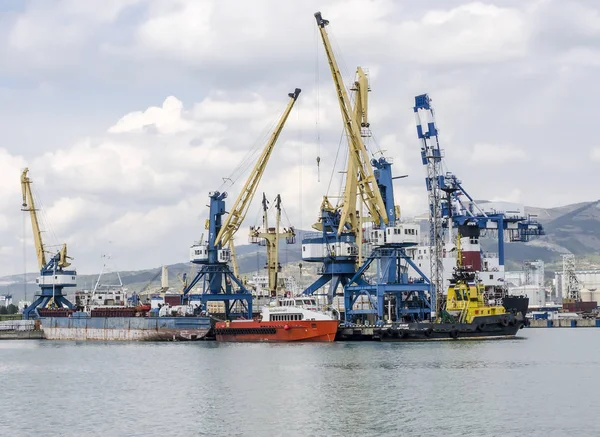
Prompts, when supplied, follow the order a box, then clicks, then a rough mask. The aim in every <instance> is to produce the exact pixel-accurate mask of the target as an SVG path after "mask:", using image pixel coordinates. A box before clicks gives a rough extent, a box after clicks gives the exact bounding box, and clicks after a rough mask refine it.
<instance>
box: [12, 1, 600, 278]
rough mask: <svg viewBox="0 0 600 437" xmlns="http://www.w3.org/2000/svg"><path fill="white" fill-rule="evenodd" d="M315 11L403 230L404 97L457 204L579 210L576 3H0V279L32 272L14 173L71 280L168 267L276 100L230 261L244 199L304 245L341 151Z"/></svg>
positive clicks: (583, 34) (590, 65) (420, 187)
mask: <svg viewBox="0 0 600 437" xmlns="http://www.w3.org/2000/svg"><path fill="white" fill-rule="evenodd" d="M319 10H320V11H321V12H322V14H323V17H324V18H326V19H328V20H329V21H330V25H329V26H328V27H327V30H328V32H329V35H330V37H331V39H332V42H333V46H334V50H335V53H336V56H337V59H338V63H339V64H340V67H341V70H342V74H343V76H344V81H345V83H346V84H347V85H348V86H349V84H350V83H351V82H352V81H353V78H354V72H355V70H356V67H357V66H359V65H360V66H361V67H363V68H366V69H368V74H369V79H370V86H371V93H370V94H369V99H370V100H369V118H370V124H371V130H372V133H373V135H372V137H371V138H369V139H368V141H367V143H368V144H367V145H368V148H369V151H371V152H373V153H375V154H376V156H381V155H378V154H377V152H378V151H381V153H383V154H384V155H385V156H386V157H388V158H390V159H392V160H393V162H394V167H393V168H394V173H395V174H398V175H400V174H407V175H408V177H407V178H404V179H398V180H396V186H395V192H396V201H397V203H399V204H400V207H401V210H402V215H403V217H405V218H407V219H408V218H410V217H411V216H414V215H417V214H421V213H423V212H424V211H426V209H427V206H426V205H427V194H426V190H425V184H424V178H425V169H424V167H423V166H422V165H421V160H420V154H419V147H420V143H419V141H418V139H417V137H416V129H415V121H414V114H413V111H412V107H413V105H414V96H416V95H418V94H423V93H428V94H429V95H430V97H431V98H432V104H433V106H434V108H435V114H436V121H437V125H438V128H439V132H440V143H441V147H442V148H443V149H444V151H445V161H446V167H447V169H448V170H450V171H452V172H454V173H455V174H456V175H458V177H459V178H460V179H461V180H462V181H463V185H464V187H465V188H466V189H467V191H469V192H470V194H471V195H472V196H474V197H475V198H477V199H489V200H505V201H511V202H520V203H524V204H526V205H530V206H538V207H554V206H561V205H565V204H569V203H575V202H582V201H590V200H596V199H597V198H598V195H597V188H596V186H595V185H596V184H594V183H592V181H593V177H594V176H593V175H595V174H596V172H597V168H598V165H599V164H600V142H599V141H598V140H597V139H596V138H595V136H594V135H592V134H593V132H592V131H593V129H594V127H593V126H595V125H596V124H597V121H596V114H595V112H596V110H595V109H594V108H595V103H594V102H596V101H597V100H598V97H599V95H600V87H599V86H597V85H594V84H595V83H596V82H597V78H598V77H599V74H598V73H599V69H600V4H599V3H598V2H596V1H593V0H588V1H586V0H572V1H568V2H566V1H564V0H530V1H526V2H524V1H519V0H514V1H513V0H504V1H500V0H497V1H480V2H468V1H458V0H430V1H419V2H416V1H408V0H407V1H393V0H340V1H312V0H303V1H301V2H300V1H296V2H289V1H288V2H282V1H278V0H254V1H252V2H239V1H234V0H89V1H85V2H82V1H80V0H54V1H46V0H30V1H24V0H3V1H2V2H1V3H0V103H1V104H0V120H1V122H0V175H2V184H1V185H0V275H9V274H18V273H22V272H23V271H34V270H35V269H36V268H37V266H36V258H35V249H34V247H33V240H32V236H31V223H30V221H29V217H28V216H27V215H26V213H24V212H21V211H20V209H21V187H20V182H19V175H20V172H21V171H22V169H23V168H24V167H28V168H29V169H30V177H31V179H32V181H33V186H34V189H35V194H36V196H37V198H38V200H39V205H40V208H41V215H42V217H43V218H44V221H43V229H44V234H43V235H44V240H45V242H46V244H47V245H48V246H49V248H53V247H56V246H54V245H57V244H59V243H62V242H66V243H67V244H68V247H69V254H70V255H71V256H72V257H73V258H74V260H73V266H74V267H76V268H77V270H78V271H79V272H80V273H95V272H98V271H99V270H100V268H101V265H102V258H101V257H102V255H107V254H109V255H111V256H112V257H113V262H114V263H115V265H116V267H117V268H118V269H122V270H134V269H142V268H152V267H157V266H160V265H162V264H170V263H176V262H185V261H187V260H188V256H189V246H190V245H191V244H192V243H193V242H194V241H196V240H198V239H199V238H200V237H201V235H202V233H203V232H204V222H205V220H206V218H207V211H208V209H207V205H208V193H209V192H211V191H215V190H220V191H223V190H224V191H227V192H228V193H229V197H228V202H229V203H228V204H229V205H231V204H232V202H233V201H234V199H235V198H236V197H237V194H238V193H239V190H240V187H241V186H242V185H243V182H244V180H245V177H247V175H248V172H249V167H251V166H252V165H253V161H252V158H253V157H255V156H256V155H257V153H259V152H260V150H261V149H262V147H264V145H265V144H266V142H267V139H268V136H269V134H270V130H271V129H272V128H273V127H274V125H275V123H276V121H277V119H278V118H279V117H280V115H281V113H282V112H283V109H284V108H285V105H286V104H287V102H288V97H287V93H289V92H291V91H293V90H294V88H301V89H302V93H301V95H300V97H299V99H298V101H297V103H296V105H295V108H294V110H293V112H292V114H291V115H290V117H289V119H288V122H287V123H286V125H285V127H284V130H283V132H282V134H281V137H280V139H279V141H278V143H277V145H276V147H275V150H274V152H273V155H272V157H271V160H270V162H269V165H268V168H267V171H266V173H265V175H264V177H263V179H262V182H261V185H260V186H259V188H258V194H257V199H256V201H255V202H254V203H253V205H252V207H251V208H250V211H249V213H248V215H247V218H246V221H245V223H244V225H243V226H244V227H243V228H241V229H240V230H239V232H238V234H237V237H236V241H237V242H238V244H244V243H246V242H247V227H248V226H251V225H255V224H258V222H259V220H260V216H259V202H258V201H259V200H260V199H259V197H261V195H262V192H263V191H264V192H266V194H267V197H268V198H269V199H274V198H275V196H276V195H277V194H281V196H282V203H283V207H284V209H285V220H284V221H285V222H286V223H285V224H288V223H287V222H289V224H292V225H294V226H296V227H297V228H302V229H308V228H309V227H310V225H311V224H312V223H313V222H314V221H315V220H316V218H317V213H318V209H319V205H320V202H321V198H322V196H323V195H324V194H329V195H330V196H332V198H335V196H337V195H339V191H340V180H341V177H342V176H341V174H340V171H341V170H342V169H343V165H344V160H345V157H344V154H345V151H346V149H347V148H346V146H345V142H344V139H343V138H342V123H341V116H340V112H339V107H338V104H337V99H336V95H335V91H334V88H333V82H332V78H331V75H330V72H329V69H328V65H327V62H326V58H325V55H324V50H323V46H322V43H321V41H320V36H319V34H318V31H317V26H316V23H315V20H314V16H313V14H314V12H316V11H319ZM336 156H337V159H336ZM317 157H319V158H320V165H319V166H317ZM241 163H245V165H241ZM244 170H245V171H244Z"/></svg>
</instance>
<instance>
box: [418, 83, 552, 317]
mask: <svg viewBox="0 0 600 437" xmlns="http://www.w3.org/2000/svg"><path fill="white" fill-rule="evenodd" d="M413 111H414V113H415V119H416V125H417V136H418V138H419V140H420V145H421V160H422V164H423V165H424V166H425V167H426V170H427V177H426V179H425V183H426V187H427V192H428V195H429V196H428V197H429V247H430V268H431V270H430V278H431V282H432V286H433V288H434V289H435V290H437V293H434V296H436V297H437V299H436V301H437V302H441V297H442V296H441V293H442V290H443V278H444V276H443V262H442V257H443V250H444V239H446V240H447V241H448V242H452V241H453V235H452V233H453V228H459V229H460V228H463V229H464V228H465V227H466V226H473V225H476V226H477V227H478V228H479V230H481V231H483V232H485V233H486V234H487V235H488V236H496V237H497V249H498V261H499V264H500V266H504V249H505V248H504V242H505V239H508V240H509V241H511V242H527V241H530V239H531V238H534V237H536V236H540V235H544V228H543V227H542V225H541V223H539V222H538V221H537V220H535V219H534V218H533V217H532V216H531V215H524V212H523V214H521V213H515V212H510V211H488V212H486V211H484V209H483V207H481V206H480V205H478V204H477V202H475V200H474V199H473V197H472V196H471V195H470V194H469V193H468V192H467V191H466V190H465V188H464V187H463V185H462V181H461V180H460V179H459V178H458V177H457V176H456V175H455V174H454V173H452V172H449V171H444V167H445V161H444V151H443V149H441V148H440V143H439V135H438V128H437V125H436V122H435V114H434V110H433V107H432V105H431V99H430V97H429V95H428V94H421V95H418V96H416V97H415V106H414V107H413ZM463 198H466V199H465V200H463ZM477 236H479V234H477ZM436 306H437V307H439V305H436ZM438 309H439V308H438Z"/></svg>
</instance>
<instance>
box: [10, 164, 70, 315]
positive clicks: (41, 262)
mask: <svg viewBox="0 0 600 437" xmlns="http://www.w3.org/2000/svg"><path fill="white" fill-rule="evenodd" d="M28 173H29V169H28V168H25V169H24V170H23V172H22V173H21V190H22V193H23V205H22V211H25V212H29V216H30V218H31V226H32V229H33V242H34V245H35V252H36V256H37V261H38V267H39V269H40V277H39V278H38V279H37V282H38V284H39V286H40V291H41V292H40V294H39V295H36V296H37V298H36V299H35V300H34V301H33V302H32V304H31V305H30V306H29V307H27V308H26V309H25V310H24V311H23V315H24V317H25V318H26V319H28V318H30V317H35V316H39V312H38V311H37V310H38V308H46V307H48V305H49V304H52V305H54V306H57V307H67V308H73V304H72V303H71V302H69V301H68V300H67V298H66V297H65V296H64V295H63V292H62V291H63V288H64V287H74V286H75V285H77V272H75V271H74V270H68V271H67V270H64V269H66V268H67V267H69V266H70V265H71V263H69V261H68V260H69V259H71V258H70V257H69V256H67V245H66V244H63V245H62V247H61V248H60V250H59V251H58V252H57V253H56V254H55V255H54V256H52V257H51V258H50V259H49V260H48V259H47V258H46V248H45V246H44V242H43V240H42V231H41V229H40V224H39V220H38V216H37V209H36V207H35V201H34V199H33V194H32V191H31V183H32V182H31V179H30V178H29V176H28Z"/></svg>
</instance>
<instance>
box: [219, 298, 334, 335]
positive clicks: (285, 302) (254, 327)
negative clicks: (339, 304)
mask: <svg viewBox="0 0 600 437" xmlns="http://www.w3.org/2000/svg"><path fill="white" fill-rule="evenodd" d="M338 324H339V321H338V319H337V314H336V313H335V312H332V311H319V310H318V308H317V303H316V301H315V299H312V298H306V297H302V298H300V297H297V298H289V299H282V300H280V301H279V305H276V306H265V307H263V309H262V312H261V316H260V318H259V320H233V321H225V322H217V323H216V325H215V336H216V339H217V341H237V342H287V341H327V342H328V341H333V340H334V339H335V335H336V333H337V328H338Z"/></svg>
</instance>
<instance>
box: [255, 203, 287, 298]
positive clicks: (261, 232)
mask: <svg viewBox="0 0 600 437" xmlns="http://www.w3.org/2000/svg"><path fill="white" fill-rule="evenodd" d="M262 204H263V227H262V229H261V228H260V227H254V226H252V227H250V242H251V243H257V244H263V242H264V245H265V246H266V249H267V270H268V272H269V291H270V293H271V297H277V288H278V284H277V282H278V278H277V275H278V274H279V272H280V271H281V266H280V264H279V240H280V239H283V238H285V240H286V242H287V243H288V244H293V243H294V242H295V238H296V232H295V231H294V228H293V227H290V228H284V229H283V232H280V231H279V227H280V224H281V196H280V195H279V194H278V195H277V197H276V198H275V210H276V211H277V213H276V216H275V217H276V218H275V227H269V217H268V211H269V208H268V207H269V203H268V201H267V197H266V196H265V194H264V193H263V201H262Z"/></svg>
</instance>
